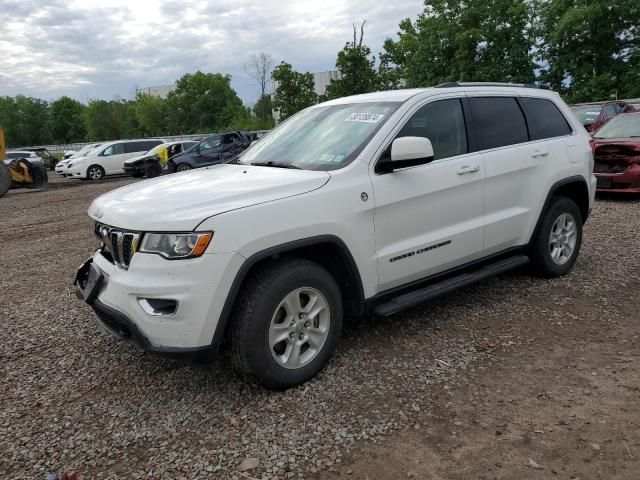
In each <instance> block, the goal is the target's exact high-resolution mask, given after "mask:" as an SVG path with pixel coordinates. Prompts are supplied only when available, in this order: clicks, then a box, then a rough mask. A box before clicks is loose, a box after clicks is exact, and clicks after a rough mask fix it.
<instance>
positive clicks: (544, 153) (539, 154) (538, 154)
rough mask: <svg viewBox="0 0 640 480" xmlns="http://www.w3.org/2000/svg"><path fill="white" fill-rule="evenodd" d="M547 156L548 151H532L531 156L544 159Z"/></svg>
mask: <svg viewBox="0 0 640 480" xmlns="http://www.w3.org/2000/svg"><path fill="white" fill-rule="evenodd" d="M547 155H549V151H548V150H534V151H533V153H532V154H531V156H532V157H533V158H540V157H546V156H547Z"/></svg>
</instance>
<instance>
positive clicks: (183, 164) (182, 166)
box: [176, 163, 191, 172]
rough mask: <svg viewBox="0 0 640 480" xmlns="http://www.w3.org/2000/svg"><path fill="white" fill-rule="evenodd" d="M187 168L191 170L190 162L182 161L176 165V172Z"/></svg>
mask: <svg viewBox="0 0 640 480" xmlns="http://www.w3.org/2000/svg"><path fill="white" fill-rule="evenodd" d="M187 170H191V165H189V164H188V163H181V164H180V165H178V166H177V167H176V172H186V171H187Z"/></svg>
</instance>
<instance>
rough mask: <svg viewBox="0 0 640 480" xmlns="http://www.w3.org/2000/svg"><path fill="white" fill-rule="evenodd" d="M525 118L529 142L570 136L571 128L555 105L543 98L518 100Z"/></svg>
mask: <svg viewBox="0 0 640 480" xmlns="http://www.w3.org/2000/svg"><path fill="white" fill-rule="evenodd" d="M518 101H519V102H520V105H521V106H522V109H523V110H524V114H525V116H526V117H527V125H528V126H529V135H530V137H531V140H542V139H543V138H553V137H562V136H564V135H570V134H571V127H570V126H569V124H568V123H567V120H566V119H565V118H564V115H562V113H561V112H560V110H558V107H556V106H555V104H554V103H553V102H552V101H550V100H547V99H544V98H527V97H522V98H519V99H518Z"/></svg>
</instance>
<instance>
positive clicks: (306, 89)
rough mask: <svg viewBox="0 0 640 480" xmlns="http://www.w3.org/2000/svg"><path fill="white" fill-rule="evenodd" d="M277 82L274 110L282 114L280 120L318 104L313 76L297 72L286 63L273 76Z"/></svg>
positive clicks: (281, 64) (277, 68)
mask: <svg viewBox="0 0 640 480" xmlns="http://www.w3.org/2000/svg"><path fill="white" fill-rule="evenodd" d="M272 77H273V80H274V81H275V82H276V89H275V93H274V98H273V108H274V109H275V110H277V111H279V112H280V120H285V119H287V118H289V117H290V116H291V115H293V114H294V113H296V112H299V111H300V110H302V109H304V108H307V107H310V106H311V105H314V104H316V103H318V94H317V93H316V92H315V82H314V80H313V74H311V73H309V72H306V73H300V72H296V71H295V70H294V69H293V67H292V66H291V65H290V64H288V63H285V62H282V63H280V65H278V66H277V67H276V68H275V69H274V70H273V74H272Z"/></svg>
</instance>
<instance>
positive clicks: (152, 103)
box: [133, 94, 168, 136]
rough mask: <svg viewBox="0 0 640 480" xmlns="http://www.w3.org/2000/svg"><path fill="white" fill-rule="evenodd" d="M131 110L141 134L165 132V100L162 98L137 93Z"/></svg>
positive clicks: (155, 134)
mask: <svg viewBox="0 0 640 480" xmlns="http://www.w3.org/2000/svg"><path fill="white" fill-rule="evenodd" d="M133 110H134V114H135V117H136V120H137V122H138V125H139V132H140V134H141V135H142V136H158V135H166V134H167V131H168V127H167V102H166V100H165V99H164V98H161V97H157V96H154V95H148V94H138V95H137V96H136V99H135V101H134V102H133Z"/></svg>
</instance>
